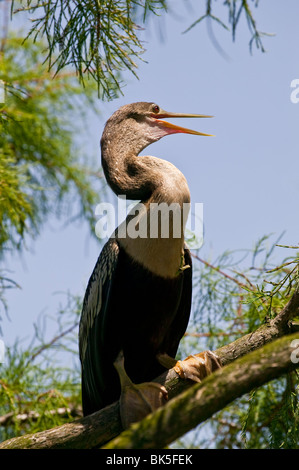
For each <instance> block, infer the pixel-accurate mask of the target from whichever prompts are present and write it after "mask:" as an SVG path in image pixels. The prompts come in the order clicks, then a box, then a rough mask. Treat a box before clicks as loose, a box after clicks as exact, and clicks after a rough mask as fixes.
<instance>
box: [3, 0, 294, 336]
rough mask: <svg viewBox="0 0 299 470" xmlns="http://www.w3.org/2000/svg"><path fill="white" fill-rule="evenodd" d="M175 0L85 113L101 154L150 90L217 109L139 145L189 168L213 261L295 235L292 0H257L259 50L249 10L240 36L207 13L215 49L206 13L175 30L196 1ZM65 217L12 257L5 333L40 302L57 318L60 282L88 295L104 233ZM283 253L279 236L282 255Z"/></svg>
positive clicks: (164, 98) (21, 326)
mask: <svg viewBox="0 0 299 470" xmlns="http://www.w3.org/2000/svg"><path fill="white" fill-rule="evenodd" d="M171 3H172V5H173V9H174V11H175V15H172V14H169V15H166V16H165V15H164V16H163V17H161V18H154V19H153V20H151V21H150V22H149V24H148V25H147V28H146V30H145V31H144V32H143V33H142V35H143V39H144V40H145V41H146V44H145V47H146V49H147V51H146V53H145V54H144V57H143V58H144V59H145V60H146V61H147V63H143V62H140V63H139V71H138V75H139V80H136V79H135V78H134V77H133V76H132V75H130V74H127V75H126V79H127V85H126V86H125V87H124V88H123V93H124V96H122V97H120V98H119V99H117V100H114V101H112V102H109V103H104V104H103V103H101V102H99V103H98V106H99V108H100V110H101V117H100V118H99V119H98V118H93V119H92V120H91V122H90V123H89V126H90V129H91V131H92V132H91V134H92V136H93V137H92V142H91V146H92V148H93V149H94V151H95V152H97V154H98V162H100V151H99V146H98V145H99V140H100V137H101V133H102V130H103V127H104V124H105V121H106V120H107V119H108V117H109V116H110V115H111V114H112V113H113V112H114V111H115V110H116V109H117V108H118V107H119V106H121V105H123V104H126V103H130V102H133V101H155V102H157V103H158V104H159V105H160V106H161V107H162V108H164V109H167V110H169V111H177V112H190V113H203V114H212V115H214V116H215V117H214V118H213V119H206V120H204V119H201V120H194V121H192V122H191V121H190V120H188V121H187V122H186V121H185V122H184V121H183V120H181V121H180V124H181V125H183V126H187V127H191V128H193V129H196V130H199V131H202V132H207V133H211V134H215V137H213V138H212V137H198V136H193V135H174V136H169V137H166V138H164V139H162V140H161V141H159V142H157V143H155V144H154V145H152V146H151V147H149V148H148V149H147V151H146V153H147V154H150V155H155V156H157V157H161V158H165V159H168V160H169V161H171V162H172V163H173V164H175V165H176V166H177V167H178V168H179V169H180V170H181V171H182V172H183V173H184V175H185V176H186V178H187V181H188V183H189V187H190V191H191V199H192V202H201V203H203V204H204V231H205V234H204V245H203V247H202V249H201V256H203V257H208V258H209V259H210V260H212V261H213V260H215V259H216V258H217V257H218V256H219V255H221V254H222V253H223V252H224V251H225V250H237V249H251V248H252V247H253V246H254V244H255V242H256V241H257V240H258V239H259V238H260V237H262V236H263V235H265V234H270V233H271V234H273V237H272V239H271V240H272V241H274V240H275V238H277V237H278V236H279V235H280V234H281V233H282V232H284V231H285V233H284V235H283V238H282V239H281V241H280V243H285V244H290V245H295V244H298V239H299V234H298V215H299V214H298V209H299V207H298V206H299V204H298V201H299V171H298V157H299V132H298V125H299V119H298V118H299V103H298V104H294V103H292V102H291V99H290V96H291V92H292V88H291V86H290V85H291V81H292V80H294V79H296V78H299V52H298V44H299V28H298V18H299V3H298V2H297V1H296V0H289V1H288V2H282V1H281V0H264V1H263V2H260V5H259V7H258V8H257V9H255V8H253V13H254V16H255V18H256V20H257V26H258V28H259V29H260V30H262V31H266V32H270V33H275V36H273V37H269V38H268V37H266V38H265V39H264V45H265V48H266V49H267V52H266V53H264V54H263V53H261V52H260V51H259V50H256V49H255V48H253V54H252V55H251V54H250V52H249V47H248V43H249V40H250V34H249V31H248V28H247V24H246V21H245V19H244V18H243V19H241V20H240V24H239V26H238V29H237V34H236V41H235V43H233V42H232V40H231V34H230V33H229V32H227V31H225V30H224V29H222V28H221V27H220V26H218V25H217V24H213V25H212V26H213V31H214V35H215V37H216V38H217V41H218V43H219V44H220V45H221V48H222V50H223V51H224V53H223V54H220V53H219V51H218V50H217V48H216V47H215V45H214V44H213V42H212V41H211V40H210V37H209V35H208V30H207V25H206V23H203V24H202V25H201V26H198V27H195V28H194V29H193V30H191V31H190V32H189V33H187V34H182V31H184V30H185V29H186V28H187V27H188V26H189V25H190V24H191V23H192V22H193V21H194V20H195V19H196V18H198V17H199V16H201V14H202V11H203V10H202V8H201V7H200V6H197V7H196V8H195V6H193V10H190V9H187V8H185V6H184V5H185V4H187V2H180V1H178V0H175V1H173V2H171ZM195 4H197V2H190V5H195ZM200 4H201V2H198V5H200ZM215 11H216V13H218V12H219V14H220V15H222V18H223V15H226V14H227V13H226V10H225V9H224V7H222V6H221V3H220V4H219V5H218V6H217V10H215ZM225 18H226V16H225ZM161 33H163V34H161ZM161 36H162V38H163V39H162V40H161ZM176 123H178V124H179V122H178V120H176ZM99 201H100V197H99ZM61 225H62V224H61V222H60V223H57V222H56V221H55V220H52V219H51V220H50V221H49V224H48V225H47V226H46V227H45V228H44V230H43V231H42V233H41V235H40V237H39V238H38V239H37V240H36V241H35V242H34V243H32V244H31V246H30V250H28V251H27V252H26V253H24V254H23V255H22V257H21V258H20V256H19V254H18V255H17V256H15V257H11V258H10V259H9V260H8V264H7V268H8V269H9V270H10V273H9V274H10V277H12V278H13V279H15V280H16V281H17V282H18V283H19V284H20V285H21V287H22V289H21V290H12V291H10V292H8V294H7V301H8V305H9V315H10V320H8V319H7V318H5V317H4V318H3V322H2V333H3V340H4V341H5V343H6V344H7V345H9V344H12V343H13V342H14V340H15V338H16V337H19V338H24V337H26V338H30V337H31V335H32V334H33V326H32V324H33V322H34V321H36V319H37V318H38V316H39V315H40V314H41V313H42V312H45V313H47V314H48V315H50V316H53V318H55V314H56V312H57V305H58V304H59V303H60V302H63V301H64V300H63V299H64V296H63V295H58V294H55V292H67V291H70V292H72V293H74V294H79V295H82V296H83V295H84V291H85V287H86V283H87V281H88V278H89V276H90V274H91V271H92V269H93V267H94V264H95V262H96V259H97V256H98V254H99V251H100V243H97V242H96V241H94V240H92V239H91V237H90V235H89V233H88V230H87V227H86V226H85V225H84V224H80V225H78V224H76V225H75V226H69V227H68V228H66V229H61V228H60V227H61ZM287 254H289V253H286V250H284V249H282V248H278V249H277V255H276V256H277V259H278V262H279V261H280V260H281V259H283V258H284V257H285V256H286V255H287Z"/></svg>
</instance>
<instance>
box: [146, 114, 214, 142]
mask: <svg viewBox="0 0 299 470" xmlns="http://www.w3.org/2000/svg"><path fill="white" fill-rule="evenodd" d="M152 117H153V118H154V119H155V120H156V121H157V122H158V123H159V124H160V125H161V126H162V127H164V128H166V129H167V130H168V129H169V131H168V132H169V134H176V133H179V132H181V133H183V134H195V135H205V136H209V137H213V135H212V134H204V133H203V132H198V131H193V130H192V129H186V128H185V127H181V126H176V125H175V124H172V123H171V122H167V121H163V120H162V119H160V118H211V117H213V116H209V115H206V114H184V113H169V112H167V111H164V110H162V109H161V110H160V112H159V113H158V114H152ZM166 129H165V130H166Z"/></svg>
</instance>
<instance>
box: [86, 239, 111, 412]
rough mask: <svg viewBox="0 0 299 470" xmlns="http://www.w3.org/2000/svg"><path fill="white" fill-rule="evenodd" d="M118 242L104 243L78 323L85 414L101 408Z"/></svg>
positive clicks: (88, 286)
mask: <svg viewBox="0 0 299 470" xmlns="http://www.w3.org/2000/svg"><path fill="white" fill-rule="evenodd" d="M118 255H119V245H118V243H117V241H116V240H114V239H110V240H109V241H108V242H107V243H106V245H105V246H104V248H103V250H102V252H101V254H100V256H99V258H98V260H97V263H96V265H95V268H94V270H93V273H92V275H91V277H90V279H89V282H88V285H87V289H86V293H85V297H84V301H83V308H82V314H81V320H80V326H79V353H80V360H81V365H82V403H83V412H84V414H85V415H86V414H89V413H90V412H93V411H95V410H96V409H99V408H101V400H102V389H103V385H102V381H103V361H104V360H105V358H104V357H103V353H102V347H103V346H102V345H103V344H104V342H105V339H104V335H105V323H106V316H107V312H108V305H109V298H110V293H111V289H112V284H113V280H114V275H115V272H116V268H117V264H118Z"/></svg>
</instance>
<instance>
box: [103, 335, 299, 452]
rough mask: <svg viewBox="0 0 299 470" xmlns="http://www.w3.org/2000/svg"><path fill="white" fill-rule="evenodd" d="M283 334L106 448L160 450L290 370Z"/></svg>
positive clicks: (292, 365) (287, 343)
mask: <svg viewBox="0 0 299 470" xmlns="http://www.w3.org/2000/svg"><path fill="white" fill-rule="evenodd" d="M297 336H298V335H296V334H294V335H291V336H285V337H284V338H280V339H278V340H276V341H274V342H272V343H271V344H268V345H266V346H264V347H263V348H262V349H260V350H257V351H254V352H252V353H250V354H248V355H246V356H245V357H241V358H239V359H238V360H236V361H234V362H233V363H232V364H229V365H227V366H226V367H224V368H223V369H218V370H217V371H216V372H215V373H214V374H212V375H210V376H209V377H207V378H206V379H205V380H203V382H202V383H200V384H196V385H193V386H192V387H191V388H190V389H189V390H186V391H185V392H184V393H182V394H180V395H179V396H178V397H176V398H174V399H173V400H171V401H169V402H168V403H167V404H166V405H165V406H163V407H161V408H159V409H158V410H157V411H156V412H155V413H153V414H151V415H148V416H147V417H146V418H144V419H143V420H142V421H140V422H139V423H136V424H134V425H132V426H131V427H130V428H129V429H128V430H127V431H124V432H123V433H122V434H121V435H120V436H119V437H117V438H116V439H114V440H112V441H111V442H109V444H108V445H106V446H105V447H104V448H106V449H134V448H135V449H140V448H144V449H160V448H163V447H165V446H167V445H168V444H170V443H171V442H173V441H174V440H175V439H177V438H179V437H180V436H182V435H183V434H185V433H186V432H188V431H190V430H191V429H193V428H194V427H195V426H196V425H198V424H199V423H202V422H203V421H205V420H206V419H208V418H210V417H211V416H212V415H213V414H214V413H216V412H217V411H219V410H221V409H222V408H224V407H225V406H226V405H228V404H229V403H231V402H232V401H233V400H235V399H236V398H238V397H240V396H242V395H243V394H244V393H247V392H249V391H250V390H252V389H253V388H255V387H259V386H261V385H263V384H265V383H267V382H268V381H270V380H272V379H275V378H277V377H279V376H281V375H282V374H285V373H287V372H289V371H291V370H294V369H295V368H296V367H298V366H299V363H298V362H297V363H296V362H295V361H292V353H293V352H294V349H293V348H292V347H291V342H292V340H294V339H296V338H297Z"/></svg>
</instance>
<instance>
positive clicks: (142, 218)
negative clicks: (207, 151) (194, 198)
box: [102, 147, 190, 278]
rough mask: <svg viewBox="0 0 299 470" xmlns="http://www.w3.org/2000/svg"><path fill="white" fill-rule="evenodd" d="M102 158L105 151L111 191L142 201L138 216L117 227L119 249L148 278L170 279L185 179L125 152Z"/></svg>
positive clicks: (184, 209)
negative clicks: (146, 272) (147, 272)
mask: <svg viewBox="0 0 299 470" xmlns="http://www.w3.org/2000/svg"><path fill="white" fill-rule="evenodd" d="M107 152H109V147H108V149H106V153H105V152H103V148H102V164H103V168H104V172H105V176H106V179H107V181H108V183H109V185H110V186H111V188H112V190H113V191H114V192H115V193H116V194H117V195H125V196H126V197H127V198H128V199H133V200H140V201H141V204H140V205H139V207H138V209H137V211H136V210H135V212H133V213H131V214H129V215H128V217H127V219H126V221H125V222H124V223H123V224H122V225H121V226H120V227H118V229H117V237H118V240H119V243H120V244H121V246H122V247H123V248H124V249H125V250H126V251H127V252H128V253H129V255H131V256H132V258H133V259H135V260H136V261H138V262H140V263H141V264H143V265H144V266H145V267H146V268H147V269H149V270H150V271H152V272H153V273H155V274H157V275H160V276H162V277H167V278H169V277H171V278H173V277H175V276H176V275H177V273H178V272H179V269H180V268H181V267H182V256H183V250H184V228H185V224H186V219H187V216H188V209H189V203H190V192H189V188H188V185H187V181H186V179H185V177H184V175H183V174H182V173H181V172H180V171H179V170H178V169H177V168H176V167H175V166H174V165H172V164H171V163H170V162H168V161H165V160H162V159H159V158H156V157H151V156H137V155H135V154H134V153H133V152H130V151H129V152H127V153H123V154H122V155H121V154H120V153H119V152H121V149H118V154H117V155H115V154H114V152H113V153H112V152H110V154H109V153H108V154H107ZM163 220H164V222H163ZM163 223H164V225H163ZM167 228H169V230H168V233H165V230H166V232H167ZM124 229H125V230H124ZM120 234H122V235H120ZM124 234H125V235H124Z"/></svg>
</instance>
